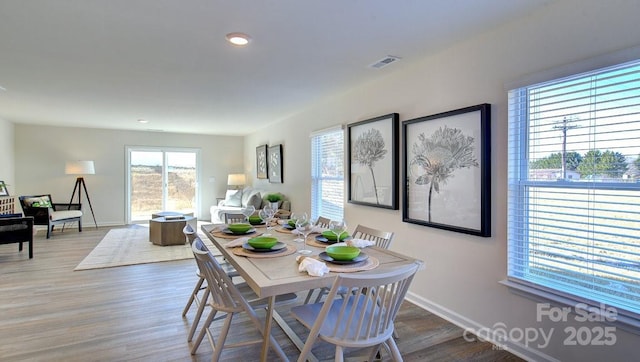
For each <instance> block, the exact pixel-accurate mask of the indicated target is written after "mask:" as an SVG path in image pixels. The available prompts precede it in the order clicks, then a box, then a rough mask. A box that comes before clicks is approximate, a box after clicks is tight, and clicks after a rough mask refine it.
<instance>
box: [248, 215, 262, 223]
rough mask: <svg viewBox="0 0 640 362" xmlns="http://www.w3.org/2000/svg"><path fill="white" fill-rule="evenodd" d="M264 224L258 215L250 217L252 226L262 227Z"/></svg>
mask: <svg viewBox="0 0 640 362" xmlns="http://www.w3.org/2000/svg"><path fill="white" fill-rule="evenodd" d="M263 222H264V221H263V220H262V219H261V218H260V216H258V215H252V216H249V224H251V225H260V224H262V223H263Z"/></svg>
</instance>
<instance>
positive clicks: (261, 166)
mask: <svg viewBox="0 0 640 362" xmlns="http://www.w3.org/2000/svg"><path fill="white" fill-rule="evenodd" d="M267 167H268V166H267V145H261V146H258V147H256V177H257V178H260V179H266V178H267V177H268V174H267V171H268V169H267Z"/></svg>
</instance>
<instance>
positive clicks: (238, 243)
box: [224, 236, 249, 248]
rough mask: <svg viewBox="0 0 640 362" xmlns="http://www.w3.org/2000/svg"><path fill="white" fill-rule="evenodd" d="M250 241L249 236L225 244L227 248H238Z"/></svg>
mask: <svg viewBox="0 0 640 362" xmlns="http://www.w3.org/2000/svg"><path fill="white" fill-rule="evenodd" d="M248 240H249V237H248V236H243V237H241V238H237V239H235V240H233V241H230V242H228V243H226V244H224V247H225V248H235V247H237V246H242V245H243V244H244V243H246V242H247V241H248Z"/></svg>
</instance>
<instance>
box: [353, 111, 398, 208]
mask: <svg viewBox="0 0 640 362" xmlns="http://www.w3.org/2000/svg"><path fill="white" fill-rule="evenodd" d="M347 133H348V135H347V139H348V142H349V147H348V153H349V157H348V160H349V162H348V164H347V166H348V168H349V169H348V174H349V183H348V198H347V201H348V202H349V203H352V204H360V205H367V206H373V207H381V208H385V209H392V210H397V209H398V113H391V114H387V115H385V116H380V117H376V118H372V119H368V120H366V121H361V122H356V123H351V124H348V125H347Z"/></svg>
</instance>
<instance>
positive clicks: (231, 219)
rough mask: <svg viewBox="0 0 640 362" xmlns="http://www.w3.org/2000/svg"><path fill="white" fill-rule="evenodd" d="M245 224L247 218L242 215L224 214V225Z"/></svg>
mask: <svg viewBox="0 0 640 362" xmlns="http://www.w3.org/2000/svg"><path fill="white" fill-rule="evenodd" d="M244 222H247V217H246V216H244V214H236V213H230V212H227V213H225V214H224V223H225V224H227V225H228V224H233V223H244Z"/></svg>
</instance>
